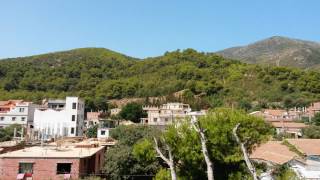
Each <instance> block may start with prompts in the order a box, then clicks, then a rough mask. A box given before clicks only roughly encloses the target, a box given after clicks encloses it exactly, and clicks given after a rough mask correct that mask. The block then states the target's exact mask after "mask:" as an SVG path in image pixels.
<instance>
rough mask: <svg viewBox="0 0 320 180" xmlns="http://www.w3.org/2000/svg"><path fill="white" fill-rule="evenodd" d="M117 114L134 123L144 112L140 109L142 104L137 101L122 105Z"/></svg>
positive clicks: (143, 115) (138, 120)
mask: <svg viewBox="0 0 320 180" xmlns="http://www.w3.org/2000/svg"><path fill="white" fill-rule="evenodd" d="M119 116H120V117H121V118H123V119H125V120H130V121H132V122H135V123H139V122H140V118H142V117H145V116H146V114H145V112H144V111H143V109H142V105H141V104H139V103H135V102H133V103H128V104H127V105H126V106H124V107H123V108H122V109H121V111H120V113H119Z"/></svg>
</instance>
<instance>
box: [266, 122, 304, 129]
mask: <svg viewBox="0 0 320 180" xmlns="http://www.w3.org/2000/svg"><path fill="white" fill-rule="evenodd" d="M271 124H272V125H273V126H274V127H276V128H282V127H284V128H304V127H307V126H308V125H306V124H304V123H296V122H271Z"/></svg>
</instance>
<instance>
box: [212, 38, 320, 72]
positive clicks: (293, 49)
mask: <svg viewBox="0 0 320 180" xmlns="http://www.w3.org/2000/svg"><path fill="white" fill-rule="evenodd" d="M217 54H220V55H222V56H224V57H226V58H232V59H239V60H241V61H242V62H246V63H256V64H266V65H273V66H290V67H299V68H317V67H320V44H319V43H316V42H311V41H304V40H298V39H291V38H287V37H281V36H274V37H271V38H268V39H264V40H261V41H258V42H255V43H252V44H249V45H246V46H240V47H233V48H228V49H225V50H222V51H218V52H217Z"/></svg>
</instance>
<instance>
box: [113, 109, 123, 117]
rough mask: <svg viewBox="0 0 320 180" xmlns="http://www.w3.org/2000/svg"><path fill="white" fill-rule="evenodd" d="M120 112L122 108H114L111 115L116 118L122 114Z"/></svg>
mask: <svg viewBox="0 0 320 180" xmlns="http://www.w3.org/2000/svg"><path fill="white" fill-rule="evenodd" d="M120 111H121V108H112V109H111V110H110V115H111V116H116V115H118V114H119V113H120Z"/></svg>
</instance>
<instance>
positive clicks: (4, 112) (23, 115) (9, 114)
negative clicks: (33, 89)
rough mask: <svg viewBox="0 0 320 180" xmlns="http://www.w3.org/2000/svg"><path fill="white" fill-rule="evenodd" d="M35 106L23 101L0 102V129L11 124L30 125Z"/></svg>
mask: <svg viewBox="0 0 320 180" xmlns="http://www.w3.org/2000/svg"><path fill="white" fill-rule="evenodd" d="M36 107H37V105H35V104H33V103H32V102H26V101H23V100H8V101H0V128H2V127H6V126H9V125H12V124H21V125H24V126H25V127H27V124H30V125H32V123H33V116H34V111H35V108H36Z"/></svg>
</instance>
